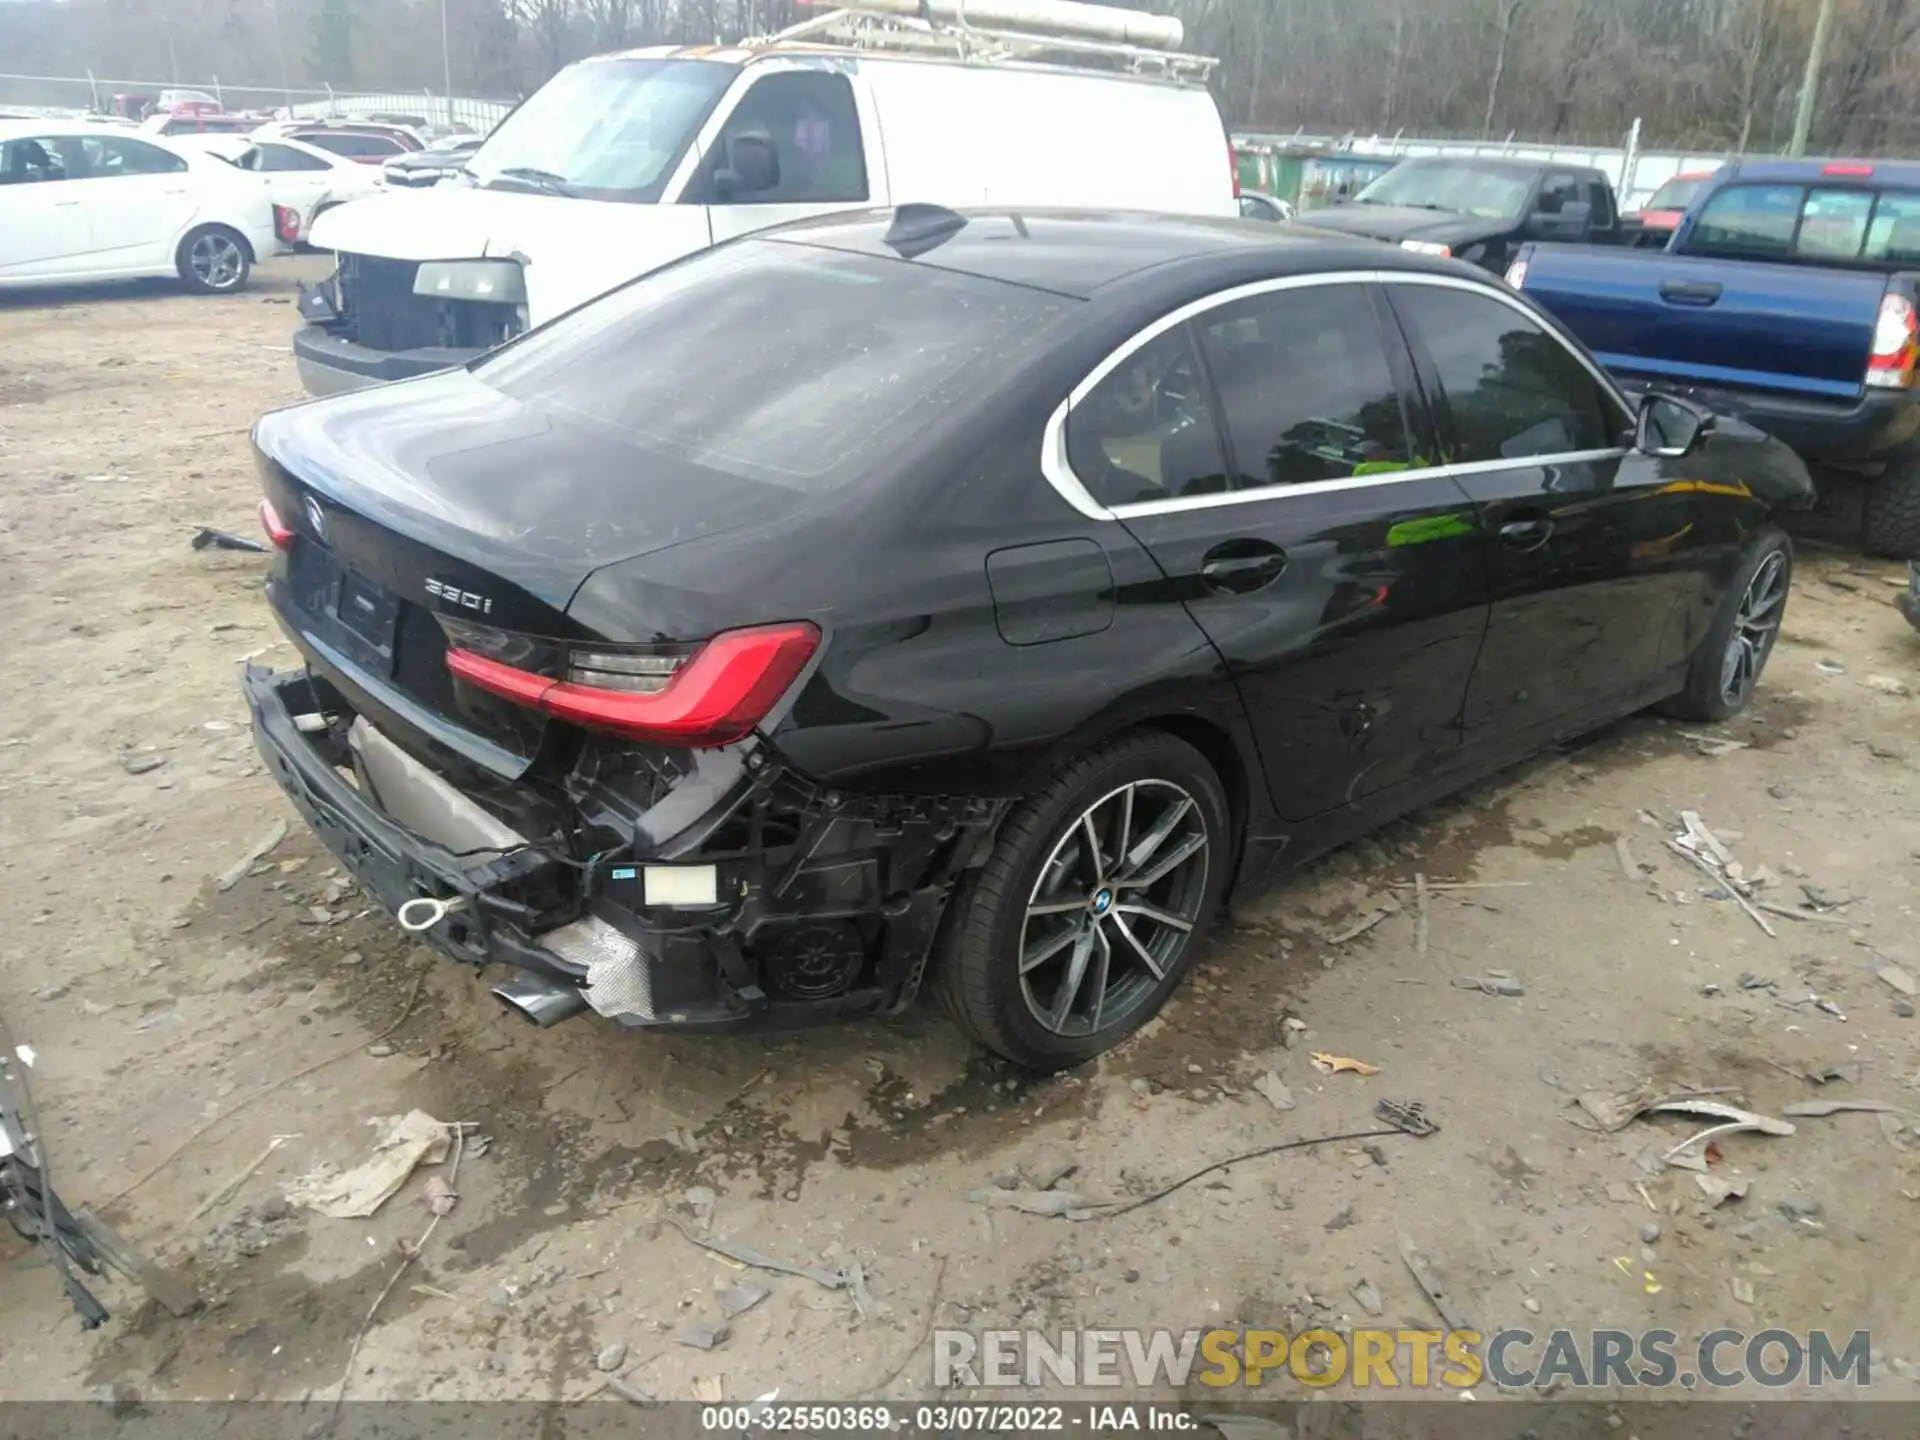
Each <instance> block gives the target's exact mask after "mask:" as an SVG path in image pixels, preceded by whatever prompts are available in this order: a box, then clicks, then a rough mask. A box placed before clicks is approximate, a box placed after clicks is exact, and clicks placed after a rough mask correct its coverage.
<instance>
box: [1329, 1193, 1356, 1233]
mask: <svg viewBox="0 0 1920 1440" xmlns="http://www.w3.org/2000/svg"><path fill="white" fill-rule="evenodd" d="M1352 1224H1353V1202H1352V1201H1351V1200H1346V1201H1343V1202H1342V1203H1341V1205H1340V1208H1339V1209H1338V1210H1336V1211H1334V1212H1333V1218H1332V1219H1330V1220H1328V1221H1327V1224H1326V1228H1327V1229H1328V1230H1329V1231H1334V1230H1345V1229H1346V1228H1347V1227H1348V1226H1350V1225H1352Z"/></svg>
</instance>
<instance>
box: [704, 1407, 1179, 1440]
mask: <svg viewBox="0 0 1920 1440" xmlns="http://www.w3.org/2000/svg"><path fill="white" fill-rule="evenodd" d="M1199 1426H1200V1419H1199V1417H1198V1416H1196V1415H1192V1414H1189V1413H1188V1412H1186V1411H1184V1410H1182V1409H1180V1408H1178V1407H1177V1406H1174V1405H1153V1404H1079V1405H1053V1404H1037V1405H1000V1404H991V1403H987V1404H935V1405H830V1404H828V1405H808V1404H786V1405H781V1404H775V1403H773V1402H771V1401H754V1402H749V1403H746V1404H741V1405H704V1406H702V1407H701V1409H700V1428H701V1429H702V1430H703V1431H708V1432H713V1433H722V1434H731V1433H738V1432H741V1431H746V1430H759V1431H787V1432H792V1433H797V1434H818V1433H822V1432H827V1433H861V1432H865V1433H889V1434H913V1435H949V1434H953V1433H956V1432H964V1433H970V1434H982V1435H995V1434H1009V1433H1011V1434H1032V1433H1036V1432H1046V1431H1057V1432H1062V1433H1065V1432H1069V1431H1082V1432H1085V1433H1092V1434H1113V1433H1117V1432H1121V1431H1129V1430H1139V1431H1186V1430H1196V1429H1198V1428H1199Z"/></svg>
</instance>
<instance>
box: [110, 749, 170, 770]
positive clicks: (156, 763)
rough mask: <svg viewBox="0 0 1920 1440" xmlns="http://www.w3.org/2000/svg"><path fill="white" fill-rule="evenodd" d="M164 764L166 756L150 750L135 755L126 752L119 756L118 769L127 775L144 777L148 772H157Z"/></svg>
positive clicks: (129, 751) (131, 752)
mask: <svg viewBox="0 0 1920 1440" xmlns="http://www.w3.org/2000/svg"><path fill="white" fill-rule="evenodd" d="M166 763H167V757H166V756H164V755H161V754H158V753H156V752H154V751H151V750H148V751H144V752H137V753H136V752H135V751H132V750H128V751H124V752H123V753H122V754H121V756H120V768H121V769H122V770H124V771H126V772H127V774H129V775H145V774H146V773H147V772H148V771H150V770H158V769H159V768H160V767H161V766H162V765H164V764H166Z"/></svg>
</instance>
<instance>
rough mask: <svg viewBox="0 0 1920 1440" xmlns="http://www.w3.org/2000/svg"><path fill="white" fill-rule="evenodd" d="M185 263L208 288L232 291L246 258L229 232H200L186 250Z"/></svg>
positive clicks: (237, 281)
mask: <svg viewBox="0 0 1920 1440" xmlns="http://www.w3.org/2000/svg"><path fill="white" fill-rule="evenodd" d="M187 264H188V266H190V267H191V268H192V270H193V273H194V275H195V276H196V277H197V278H198V279H199V281H200V283H201V284H203V285H205V286H206V287H207V288H208V289H209V290H231V289H232V288H233V287H234V286H235V285H236V284H238V283H239V280H240V273H241V271H242V269H243V268H244V267H245V265H246V257H245V256H244V255H243V254H242V253H241V251H240V246H239V244H238V243H237V242H236V241H235V240H234V239H233V238H232V237H231V236H228V235H217V234H215V235H202V236H199V237H198V238H197V239H195V240H194V242H193V245H192V247H191V248H190V249H189V250H188V251H187Z"/></svg>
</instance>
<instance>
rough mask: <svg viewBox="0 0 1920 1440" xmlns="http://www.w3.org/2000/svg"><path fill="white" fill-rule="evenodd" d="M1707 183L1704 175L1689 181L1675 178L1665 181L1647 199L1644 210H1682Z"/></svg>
mask: <svg viewBox="0 0 1920 1440" xmlns="http://www.w3.org/2000/svg"><path fill="white" fill-rule="evenodd" d="M1706 183H1707V177H1706V176H1704V175H1697V176H1693V177H1691V178H1689V179H1684V180H1683V179H1679V178H1675V179H1672V180H1669V181H1667V183H1666V184H1664V185H1662V186H1661V187H1660V188H1659V189H1658V190H1656V191H1654V192H1653V194H1652V196H1651V197H1649V198H1648V200H1647V203H1646V205H1645V207H1644V208H1645V209H1648V210H1684V209H1686V208H1687V206H1689V205H1691V204H1692V203H1693V197H1694V196H1696V195H1698V194H1699V193H1700V187H1701V186H1702V185H1704V184H1706Z"/></svg>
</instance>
